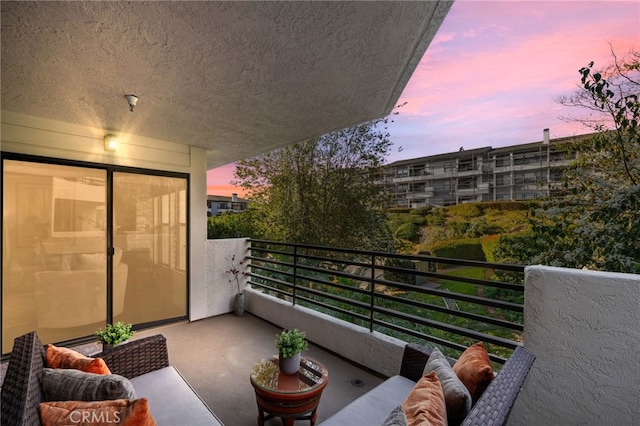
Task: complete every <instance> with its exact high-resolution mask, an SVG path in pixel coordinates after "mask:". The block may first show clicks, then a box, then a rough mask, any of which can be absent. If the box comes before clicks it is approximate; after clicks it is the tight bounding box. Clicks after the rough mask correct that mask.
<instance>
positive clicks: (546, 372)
mask: <svg viewBox="0 0 640 426" xmlns="http://www.w3.org/2000/svg"><path fill="white" fill-rule="evenodd" d="M233 254H235V255H236V256H242V257H247V259H248V262H245V266H246V267H247V271H246V272H247V274H245V275H244V276H243V279H244V281H245V284H248V285H249V286H250V287H247V288H246V289H245V294H246V296H247V311H248V313H247V314H245V316H244V317H235V316H232V315H229V314H228V313H229V312H230V311H231V305H232V298H233V294H234V289H233V286H231V285H230V284H229V282H228V275H227V274H225V272H224V271H225V269H227V268H228V265H227V264H226V262H227V260H228V259H229V258H230V256H232V255H233ZM354 254H356V255H358V256H360V260H359V261H357V262H356V261H354V257H353V255H354ZM206 256H207V259H206V269H207V286H206V287H207V291H206V295H205V296H204V297H206V299H207V307H208V310H207V312H203V313H201V317H200V319H199V320H197V321H196V320H195V319H196V318H195V315H192V320H193V321H192V322H189V323H187V322H185V323H180V324H173V325H169V326H164V327H160V328H155V329H150V330H145V331H141V332H139V333H138V334H137V335H136V338H140V337H144V336H148V335H152V334H156V333H162V334H163V335H165V336H166V337H167V340H168V345H169V356H170V360H171V363H172V364H173V365H175V366H176V367H177V368H178V369H179V370H180V371H181V372H182V373H183V375H184V376H185V377H186V379H187V380H188V381H189V382H190V383H191V385H192V386H193V387H194V389H195V390H196V391H197V392H198V393H199V394H200V395H201V396H202V397H203V399H204V400H205V401H206V402H207V404H208V405H209V406H210V407H211V408H212V409H213V410H214V411H215V412H216V414H217V415H219V416H220V417H221V419H222V421H223V422H224V423H225V424H227V425H230V426H233V425H250V424H255V418H256V408H255V399H254V395H253V389H252V388H251V386H250V384H249V380H248V375H249V372H250V370H251V366H252V365H253V363H255V362H256V361H257V360H259V359H261V358H263V357H269V356H271V355H273V354H274V351H275V349H274V347H273V339H274V337H275V336H274V335H275V333H277V332H279V331H280V330H281V329H282V328H294V327H297V328H300V329H303V330H305V331H306V332H307V337H308V339H309V340H310V341H311V342H312V344H311V345H310V348H309V351H308V352H307V354H308V355H309V356H311V357H313V358H316V359H318V360H320V361H321V362H322V363H324V364H325V365H326V366H327V368H328V370H329V372H330V381H329V386H328V387H327V389H326V390H325V392H324V394H323V397H322V400H321V403H320V407H319V411H318V415H319V421H320V422H321V421H323V420H324V419H326V418H328V417H329V416H331V415H332V414H333V413H335V412H336V411H338V410H340V409H341V408H342V407H343V406H345V405H346V404H348V403H349V402H350V401H351V400H353V399H355V398H357V397H358V396H359V395H360V394H363V393H365V392H366V391H367V390H369V389H371V388H372V387H374V386H376V385H377V384H378V383H380V382H381V381H382V379H383V378H384V377H386V376H390V375H392V374H396V373H397V371H398V368H399V365H400V360H401V357H402V348H403V345H404V344H405V342H406V341H408V340H414V341H420V342H422V343H424V344H427V345H438V346H440V347H441V348H442V349H443V350H445V351H450V353H455V352H456V351H459V350H461V349H462V346H464V345H459V344H458V343H457V342H456V340H458V339H459V338H462V339H468V341H475V340H483V341H485V342H488V344H489V345H488V346H489V347H490V348H492V351H491V352H492V360H493V361H494V363H495V365H496V369H499V366H500V363H501V362H502V361H503V360H504V357H505V356H508V353H509V351H510V350H511V349H512V348H513V347H515V346H517V345H521V344H523V345H524V346H525V347H526V348H527V349H528V350H529V351H530V352H532V353H534V355H535V356H536V361H535V363H534V364H533V367H532V369H531V371H530V373H529V375H528V377H527V379H526V381H525V383H524V385H523V388H522V390H521V392H520V395H519V397H518V399H517V401H516V404H515V406H514V409H513V411H512V413H511V416H510V419H509V423H508V424H511V425H521V424H533V425H538V424H540V425H542V424H562V425H564V424H582V425H596V424H598V425H599V424H633V423H634V421H635V419H637V418H638V416H639V415H640V409H639V408H638V405H637V400H638V398H639V394H638V393H639V388H638V385H637V384H638V383H640V373H639V372H638V369H637V365H638V364H639V363H640V358H639V355H638V353H639V352H638V349H639V348H640V334H638V332H637V327H636V325H637V324H640V310H639V309H638V306H640V276H638V275H631V274H618V273H604V272H590V271H583V270H571V269H564V268H552V267H543V266H531V267H527V268H522V267H521V266H517V265H512V266H506V265H502V266H501V265H493V264H486V263H484V262H467V261H459V260H453V259H440V258H431V257H426V256H394V255H389V254H384V253H371V252H357V251H350V250H340V249H326V248H318V247H311V246H302V245H290V244H274V243H272V242H264V241H247V240H244V239H229V240H209V241H207V242H206ZM347 259H349V260H348V261H347ZM363 259H364V260H363ZM383 259H384V260H386V259H395V260H394V261H383ZM407 262H408V263H407ZM418 262H422V265H423V267H418V268H415V269H413V268H412V267H410V266H407V265H408V264H409V263H418ZM453 264H455V265H457V266H456V267H455V268H447V265H453ZM337 265H343V268H338V266H337ZM371 265H373V266H372V267H371ZM465 267H470V268H473V267H483V268H485V267H486V268H489V267H491V268H502V270H503V273H502V275H501V276H502V277H503V278H506V279H503V280H497V281H495V280H494V281H488V280H486V279H477V278H470V277H464V276H458V277H456V276H455V275H454V274H455V273H456V270H457V271H459V270H460V268H465ZM385 272H390V273H393V275H392V276H389V275H388V274H387V275H386V276H385ZM523 272H524V277H523V276H522V274H523ZM411 274H413V275H414V276H415V277H417V278H419V279H416V280H415V284H411V283H407V282H406V281H407V279H406V278H408V276H409V275H411ZM403 277H404V279H403ZM523 278H524V279H523ZM345 280H347V281H345ZM348 280H353V281H355V282H356V285H354V286H351V285H350V284H349V281H348ZM445 280H446V281H449V283H448V284H446V283H445V282H444V281H445ZM434 281H438V282H439V284H440V286H436V285H434ZM522 283H524V285H523V284H522ZM445 284H446V285H445ZM466 285H471V286H477V288H482V289H487V288H499V289H501V290H509V291H513V292H516V294H522V290H523V289H524V293H525V295H526V298H525V303H524V305H521V304H518V303H513V302H501V301H499V300H496V299H491V298H489V297H486V296H487V295H486V294H484V293H485V292H484V291H479V292H477V294H475V295H470V294H464V293H463V292H462V291H461V290H460V289H461V288H464V286H466ZM330 289H333V290H335V291H333V292H330ZM392 289H393V291H390V290H392ZM447 290H449V291H447ZM269 293H272V294H269ZM415 294H421V295H424V296H425V297H426V296H429V297H432V298H435V299H427V301H425V300H420V299H418V298H412V297H410V296H411V295H415ZM320 295H322V296H323V298H322V299H321V298H318V297H316V296H320ZM325 296H330V297H325ZM363 297H364V298H367V297H368V299H363ZM445 298H449V299H451V300H453V301H454V303H450V302H451V300H449V303H448V302H447V301H445V300H444V299H445ZM436 299H441V300H440V301H437V300H436ZM334 302H337V303H334ZM440 302H442V303H440ZM403 304H404V305H406V306H404V307H403V306H402V305H403ZM455 305H458V309H456V308H455V307H454V306H455ZM472 305H473V306H476V307H478V306H479V307H482V308H481V309H480V310H481V311H483V313H482V314H481V313H477V312H472V310H471V309H470V307H471V306H472ZM322 310H324V312H320V311H322ZM430 312H431V313H437V314H439V315H447V316H448V317H449V318H450V320H449V321H437V320H435V319H433V318H430V315H431V313H430ZM520 312H522V313H523V314H524V315H523V323H521V322H520V320H519V319H518V315H517V314H518V313H520ZM509 313H511V314H516V315H515V316H514V315H508V314H509ZM338 317H342V318H344V319H341V318H338ZM507 317H511V318H512V320H507V319H506V318H507ZM349 318H351V319H350V320H349ZM392 318H396V319H404V320H406V321H405V322H404V323H402V324H400V325H398V324H397V321H391V319H392ZM459 321H464V326H462V325H460V324H461V323H460V322H459ZM487 321H488V324H490V327H487V326H484V327H479V326H478V325H479V324H483V323H484V324H487ZM354 322H355V323H354ZM497 328H501V329H504V330H511V331H510V332H509V333H511V334H512V335H513V336H514V337H515V338H514V339H509V338H505V337H502V336H499V335H496V334H497V333H495V332H493V331H492V330H493V329H497ZM425 329H428V330H430V331H431V332H432V334H425V333H423V330H425ZM394 333H395V334H394ZM389 334H394V335H389ZM358 381H362V382H363V385H362V386H360V387H358V386H354V385H353V384H352V382H353V383H355V384H356V385H357V384H359V382H358ZM276 424H277V423H276Z"/></svg>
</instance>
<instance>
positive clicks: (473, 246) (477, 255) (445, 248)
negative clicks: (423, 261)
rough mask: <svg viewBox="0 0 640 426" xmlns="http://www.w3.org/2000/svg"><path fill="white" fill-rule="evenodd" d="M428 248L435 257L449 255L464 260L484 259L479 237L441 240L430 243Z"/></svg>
mask: <svg viewBox="0 0 640 426" xmlns="http://www.w3.org/2000/svg"><path fill="white" fill-rule="evenodd" d="M429 250H430V251H431V253H433V255H434V256H436V257H449V258H454V259H466V260H480V261H484V260H486V258H485V256H484V251H482V243H481V242H480V239H479V238H463V239H458V240H449V241H442V242H439V243H436V244H434V245H432V246H431V247H430V248H429Z"/></svg>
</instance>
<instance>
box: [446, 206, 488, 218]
mask: <svg viewBox="0 0 640 426" xmlns="http://www.w3.org/2000/svg"><path fill="white" fill-rule="evenodd" d="M448 209H449V213H450V214H452V215H459V216H462V217H464V218H472V217H478V216H482V213H483V211H482V208H481V207H480V204H479V203H464V204H458V205H455V206H449V207H448Z"/></svg>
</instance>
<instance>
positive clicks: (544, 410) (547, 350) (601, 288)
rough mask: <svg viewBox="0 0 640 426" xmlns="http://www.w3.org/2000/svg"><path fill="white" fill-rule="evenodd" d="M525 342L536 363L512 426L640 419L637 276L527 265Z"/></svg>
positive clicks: (633, 421)
mask: <svg viewBox="0 0 640 426" xmlns="http://www.w3.org/2000/svg"><path fill="white" fill-rule="evenodd" d="M524 345H525V347H526V348H527V349H528V350H529V351H531V352H532V353H533V354H534V355H535V356H536V360H535V362H534V364H533V367H532V369H531V371H530V372H529V375H528V376H527V379H526V381H525V383H524V386H523V388H522V391H521V393H520V395H519V397H518V399H517V401H516V404H515V406H514V408H513V411H512V412H511V417H510V421H509V424H512V425H563V426H564V425H581V426H584V425H632V424H638V422H639V421H640V276H638V275H632V274H619V273H606V272H592V271H584V270H574V269H565V268H552V267H543V266H531V267H528V268H526V271H525V308H524Z"/></svg>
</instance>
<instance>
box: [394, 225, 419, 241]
mask: <svg viewBox="0 0 640 426" xmlns="http://www.w3.org/2000/svg"><path fill="white" fill-rule="evenodd" d="M418 231H420V227H419V226H418V225H416V224H415V223H403V224H402V225H400V226H398V227H397V228H396V230H395V231H394V233H393V236H394V237H396V238H400V239H403V240H410V241H413V242H417V241H418V237H419V235H418Z"/></svg>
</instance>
